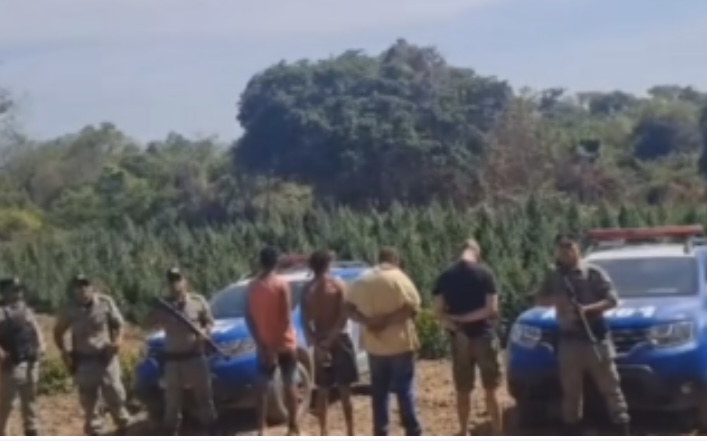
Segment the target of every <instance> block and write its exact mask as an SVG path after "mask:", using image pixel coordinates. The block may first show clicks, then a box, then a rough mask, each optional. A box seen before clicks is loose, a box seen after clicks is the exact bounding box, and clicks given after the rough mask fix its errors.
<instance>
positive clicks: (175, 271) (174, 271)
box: [167, 267, 184, 282]
mask: <svg viewBox="0 0 707 441" xmlns="http://www.w3.org/2000/svg"><path fill="white" fill-rule="evenodd" d="M183 278H184V275H183V274H182V271H181V270H180V269H179V268H177V267H173V268H170V269H168V270H167V281H168V282H176V281H178V280H182V279H183Z"/></svg>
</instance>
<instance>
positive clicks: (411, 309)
mask: <svg viewBox="0 0 707 441" xmlns="http://www.w3.org/2000/svg"><path fill="white" fill-rule="evenodd" d="M399 263H400V259H399V257H398V253H397V251H396V250H395V249H393V248H384V249H382V250H381V252H380V254H379V256H378V266H376V267H375V268H374V269H372V270H371V271H369V272H368V273H366V274H365V275H363V276H362V277H361V278H360V279H358V280H357V281H355V282H354V283H353V284H352V286H351V288H350V290H349V296H348V299H347V300H346V308H347V311H348V314H349V317H350V318H351V319H353V320H354V321H356V322H358V323H360V324H361V326H362V328H363V333H362V342H361V343H362V345H363V348H364V350H365V351H366V352H367V353H368V360H369V365H370V370H371V388H372V393H371V400H372V403H371V404H372V407H373V435H374V436H387V435H388V425H389V415H388V411H389V408H388V397H389V394H390V392H391V391H392V392H393V393H395V395H397V398H398V403H399V408H400V419H401V421H402V424H403V426H404V428H405V435H406V436H419V435H421V434H422V429H421V427H420V422H419V420H418V418H417V413H416V410H415V397H414V383H415V353H416V352H417V350H418V348H419V340H418V338H417V332H416V330H415V315H416V314H417V313H418V311H419V310H420V294H419V292H418V291H417V288H415V285H414V284H413V282H412V281H411V280H410V278H409V277H408V276H407V275H406V274H405V273H404V272H403V271H402V270H401V269H400V267H399Z"/></svg>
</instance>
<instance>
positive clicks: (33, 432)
mask: <svg viewBox="0 0 707 441" xmlns="http://www.w3.org/2000/svg"><path fill="white" fill-rule="evenodd" d="M25 436H39V433H37V429H27V430H25Z"/></svg>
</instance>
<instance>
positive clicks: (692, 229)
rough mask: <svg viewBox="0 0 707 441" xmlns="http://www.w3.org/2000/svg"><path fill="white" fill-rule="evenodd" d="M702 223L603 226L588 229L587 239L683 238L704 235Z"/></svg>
mask: <svg viewBox="0 0 707 441" xmlns="http://www.w3.org/2000/svg"><path fill="white" fill-rule="evenodd" d="M704 234H705V230H704V228H703V227H702V225H669V226H661V227H644V228H603V229H594V230H588V231H587V233H586V237H587V239H589V240H590V241H593V242H602V241H618V240H623V241H632V240H634V241H635V240H649V239H682V240H687V239H690V238H693V237H695V236H703V235H704Z"/></svg>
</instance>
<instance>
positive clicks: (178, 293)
mask: <svg viewBox="0 0 707 441" xmlns="http://www.w3.org/2000/svg"><path fill="white" fill-rule="evenodd" d="M167 283H168V285H169V294H168V295H167V297H166V299H165V300H166V301H167V303H168V305H170V306H171V310H172V311H174V312H176V313H178V314H180V315H181V316H182V318H186V319H187V320H189V321H191V322H192V323H193V324H194V325H196V327H197V328H198V329H200V330H202V332H203V334H201V335H197V334H196V333H195V332H193V331H192V330H191V329H190V328H188V327H187V326H185V324H184V323H183V322H181V321H180V320H179V319H178V318H177V317H175V314H173V313H170V312H168V311H166V310H165V309H164V308H159V307H155V308H154V309H153V310H152V311H151V312H150V314H149V316H148V327H149V328H153V329H155V328H157V329H163V330H164V332H165V342H164V349H163V351H164V352H163V354H162V360H163V363H164V365H163V372H164V380H165V391H164V404H165V414H164V421H163V424H164V430H165V431H166V432H167V433H166V434H167V435H177V434H178V432H179V426H180V420H181V411H182V407H183V404H184V389H185V387H187V386H189V387H190V389H191V391H192V393H193V395H194V400H195V401H196V402H195V405H196V408H197V409H198V411H199V413H200V415H199V419H200V421H201V423H202V424H203V426H204V428H205V429H206V431H207V432H208V434H209V435H217V431H216V417H217V415H216V409H215V408H214V402H213V396H212V387H211V372H210V370H209V364H208V360H207V358H206V354H205V345H204V339H205V338H206V337H205V336H208V335H210V331H211V328H212V326H213V323H214V319H213V317H212V315H211V308H210V307H209V304H208V303H207V302H206V299H204V297H203V296H201V295H199V294H195V293H192V292H190V291H189V288H188V285H187V280H186V278H185V277H184V275H183V274H182V272H181V271H180V270H179V268H172V269H169V270H168V271H167Z"/></svg>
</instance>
